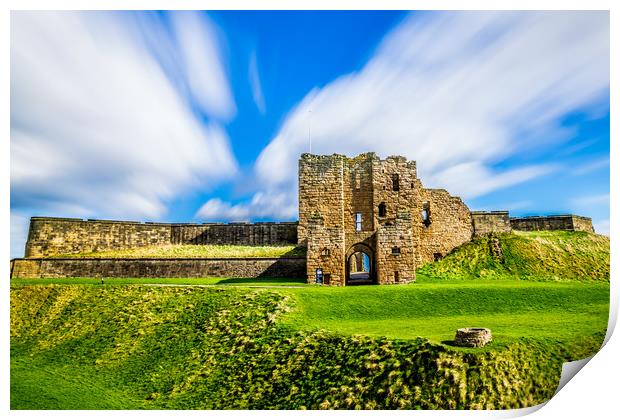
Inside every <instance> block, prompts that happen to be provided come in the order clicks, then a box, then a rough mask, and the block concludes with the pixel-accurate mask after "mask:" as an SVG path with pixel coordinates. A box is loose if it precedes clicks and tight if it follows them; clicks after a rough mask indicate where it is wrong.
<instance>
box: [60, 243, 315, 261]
mask: <svg viewBox="0 0 620 420" xmlns="http://www.w3.org/2000/svg"><path fill="white" fill-rule="evenodd" d="M305 256H306V249H305V248H303V247H298V246H295V245H270V246H251V245H159V246H147V247H141V248H130V249H118V250H112V251H97V252H82V253H74V254H62V255H55V256H53V257H51V258H257V257H258V258H272V257H305Z"/></svg>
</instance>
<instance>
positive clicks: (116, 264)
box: [11, 258, 306, 278]
mask: <svg viewBox="0 0 620 420" xmlns="http://www.w3.org/2000/svg"><path fill="white" fill-rule="evenodd" d="M305 275H306V260H305V258H218V259H214V258H201V259H197V258H196V259H190V258H183V259H92V258H90V259H77V258H73V259H70V258H63V259H60V258H59V259H54V258H31V259H15V260H13V261H11V278H64V277H94V278H100V277H126V278H134V277H135V278H141V277H145V278H157V277H160V278H183V277H238V278H254V277H285V278H304V277H305Z"/></svg>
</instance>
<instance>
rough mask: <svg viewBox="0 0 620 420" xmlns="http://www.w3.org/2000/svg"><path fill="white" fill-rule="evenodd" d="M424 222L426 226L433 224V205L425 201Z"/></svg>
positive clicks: (423, 209)
mask: <svg viewBox="0 0 620 420" xmlns="http://www.w3.org/2000/svg"><path fill="white" fill-rule="evenodd" d="M422 223H424V226H425V227H429V226H430V225H431V206H430V204H429V203H424V204H423V205H422Z"/></svg>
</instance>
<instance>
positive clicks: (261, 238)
mask: <svg viewBox="0 0 620 420" xmlns="http://www.w3.org/2000/svg"><path fill="white" fill-rule="evenodd" d="M171 235H172V236H171V243H172V244H191V245H277V244H295V243H297V222H277V223H276V222H258V223H205V224H173V225H172V231H171Z"/></svg>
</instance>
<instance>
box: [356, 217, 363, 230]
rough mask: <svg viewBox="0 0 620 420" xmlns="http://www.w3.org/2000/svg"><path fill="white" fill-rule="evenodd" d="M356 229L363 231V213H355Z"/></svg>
mask: <svg viewBox="0 0 620 420" xmlns="http://www.w3.org/2000/svg"><path fill="white" fill-rule="evenodd" d="M355 230H356V231H358V232H361V231H362V213H355Z"/></svg>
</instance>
